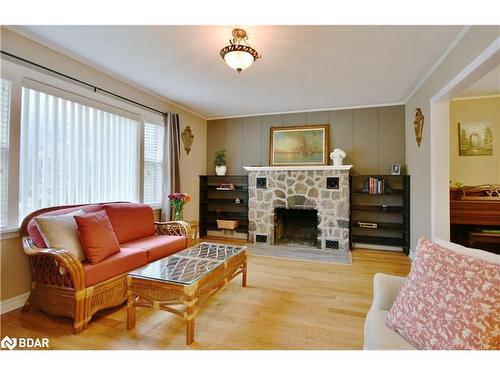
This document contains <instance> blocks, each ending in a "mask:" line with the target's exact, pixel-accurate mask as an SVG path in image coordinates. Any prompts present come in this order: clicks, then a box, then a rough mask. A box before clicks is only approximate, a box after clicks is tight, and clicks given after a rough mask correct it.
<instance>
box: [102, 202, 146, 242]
mask: <svg viewBox="0 0 500 375" xmlns="http://www.w3.org/2000/svg"><path fill="white" fill-rule="evenodd" d="M103 208H104V209H105V210H106V214H107V215H108V217H109V221H110V222H111V226H112V227H113V231H114V232H115V236H116V238H117V239H118V242H119V243H125V242H130V241H135V240H138V239H140V238H144V237H149V236H152V235H154V234H155V225H154V217H153V209H152V208H151V206H148V205H147V204H141V203H107V204H103Z"/></svg>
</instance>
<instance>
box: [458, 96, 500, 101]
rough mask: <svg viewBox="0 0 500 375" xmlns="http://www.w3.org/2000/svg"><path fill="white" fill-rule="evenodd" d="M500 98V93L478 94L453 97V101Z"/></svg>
mask: <svg viewBox="0 0 500 375" xmlns="http://www.w3.org/2000/svg"><path fill="white" fill-rule="evenodd" d="M493 98H500V94H492V95H476V96H461V97H459V98H453V99H451V101H452V102H458V101H460V100H480V99H493Z"/></svg>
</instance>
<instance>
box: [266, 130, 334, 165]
mask: <svg viewBox="0 0 500 375" xmlns="http://www.w3.org/2000/svg"><path fill="white" fill-rule="evenodd" d="M329 127H330V126H329V125H307V126H286V127H273V128H271V134H270V138H269V139H270V140H269V165H327V164H328V160H329V159H328V153H329V149H330V146H329V140H330V138H329Z"/></svg>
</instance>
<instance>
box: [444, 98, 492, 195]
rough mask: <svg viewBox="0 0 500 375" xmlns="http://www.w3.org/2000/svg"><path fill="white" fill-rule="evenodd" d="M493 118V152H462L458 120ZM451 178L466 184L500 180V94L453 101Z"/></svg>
mask: <svg viewBox="0 0 500 375" xmlns="http://www.w3.org/2000/svg"><path fill="white" fill-rule="evenodd" d="M483 121H486V122H490V123H491V130H492V131H493V155H491V156H459V152H458V151H459V149H458V138H459V137H458V123H459V122H460V123H464V122H483ZM450 180H451V181H457V182H460V183H462V184H464V185H468V186H474V185H481V184H492V183H497V184H500V96H497V97H492V98H484V99H469V100H452V101H451V102H450Z"/></svg>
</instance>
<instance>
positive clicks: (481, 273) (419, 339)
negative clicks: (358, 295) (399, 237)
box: [385, 238, 500, 350]
mask: <svg viewBox="0 0 500 375" xmlns="http://www.w3.org/2000/svg"><path fill="white" fill-rule="evenodd" d="M499 306H500V266H499V265H498V264H495V263H490V262H486V261H484V260H481V259H478V258H475V257H471V256H466V255H462V254H458V253H456V252H454V251H451V250H448V249H445V248H443V247H441V246H439V245H437V244H435V243H433V242H431V241H428V240H426V239H423V238H422V239H421V240H420V241H419V242H418V245H417V254H416V257H415V261H414V262H413V264H412V267H411V272H410V274H409V275H408V278H407V280H406V282H405V284H404V286H403V288H402V289H401V291H400V292H399V294H398V296H397V297H396V301H395V302H394V305H393V306H392V308H391V310H390V311H389V314H388V315H387V318H386V321H385V323H386V324H387V326H388V327H389V328H392V329H393V330H395V331H396V332H398V333H399V334H400V335H401V336H403V337H404V338H405V339H406V340H408V341H409V342H410V343H411V344H413V345H414V346H416V347H417V348H418V349H496V350H498V349H500V334H499V332H500V329H499V327H500V314H499V311H498V308H499Z"/></svg>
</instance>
